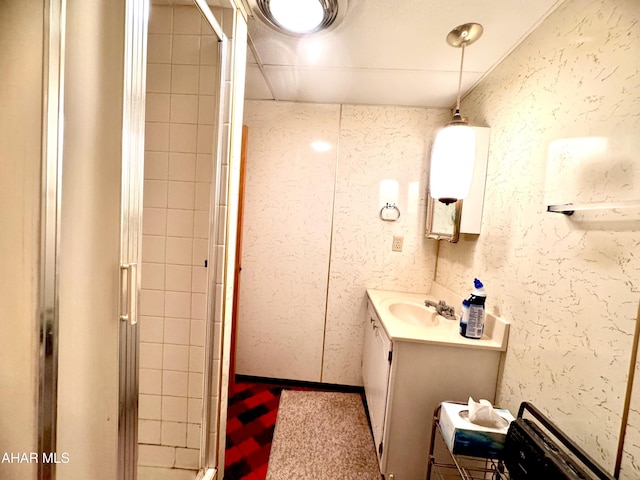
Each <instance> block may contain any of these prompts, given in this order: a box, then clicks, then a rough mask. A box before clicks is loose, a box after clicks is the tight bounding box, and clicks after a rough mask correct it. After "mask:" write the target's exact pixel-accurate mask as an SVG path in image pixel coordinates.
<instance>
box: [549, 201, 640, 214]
mask: <svg viewBox="0 0 640 480" xmlns="http://www.w3.org/2000/svg"><path fill="white" fill-rule="evenodd" d="M626 208H640V200H632V201H628V202H608V203H576V204H573V203H565V204H561V205H547V212H552V213H564V214H565V215H573V214H574V213H575V212H580V211H587V210H618V209H626Z"/></svg>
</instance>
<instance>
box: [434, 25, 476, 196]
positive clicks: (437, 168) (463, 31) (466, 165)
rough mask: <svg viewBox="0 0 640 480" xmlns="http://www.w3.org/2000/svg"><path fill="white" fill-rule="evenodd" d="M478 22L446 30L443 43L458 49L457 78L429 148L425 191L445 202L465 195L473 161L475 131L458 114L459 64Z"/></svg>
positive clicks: (470, 42)
mask: <svg viewBox="0 0 640 480" xmlns="http://www.w3.org/2000/svg"><path fill="white" fill-rule="evenodd" d="M482 31H483V29H482V25H480V24H478V23H465V24H464V25H460V26H458V27H456V28H454V29H453V30H451V31H450V32H449V34H448V35H447V43H448V44H449V45H451V46H452V47H456V48H462V58H461V60H460V76H459V78H458V98H457V101H456V110H455V113H454V114H453V118H452V119H451V121H450V122H449V123H448V124H447V125H446V126H445V127H444V128H442V129H441V130H440V131H439V132H438V134H437V135H436V139H435V142H434V145H433V149H432V150H431V169H430V174H429V175H430V179H429V194H430V195H431V197H432V198H435V199H437V200H439V201H441V202H442V203H445V204H447V205H448V204H449V203H453V202H455V201H457V200H460V199H463V198H465V197H466V196H467V195H468V194H469V188H470V186H471V177H472V176H473V164H474V159H475V155H476V141H475V133H474V131H473V129H471V127H469V126H468V125H467V120H466V119H464V118H462V116H461V115H460V89H461V87H462V65H463V63H464V48H465V46H467V45H471V44H472V43H474V42H475V41H476V40H478V39H479V38H480V36H481V35H482Z"/></svg>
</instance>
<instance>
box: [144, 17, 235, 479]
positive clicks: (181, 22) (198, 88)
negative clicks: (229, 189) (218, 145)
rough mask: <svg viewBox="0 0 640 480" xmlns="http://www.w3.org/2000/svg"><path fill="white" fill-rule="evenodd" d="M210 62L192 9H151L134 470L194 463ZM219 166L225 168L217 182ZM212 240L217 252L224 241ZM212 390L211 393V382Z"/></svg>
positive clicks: (206, 38) (211, 42) (211, 44)
mask: <svg viewBox="0 0 640 480" xmlns="http://www.w3.org/2000/svg"><path fill="white" fill-rule="evenodd" d="M216 62H217V39H216V37H214V36H213V35H212V34H211V31H210V30H209V27H208V25H206V24H205V23H204V22H203V21H202V20H201V16H200V12H199V11H198V10H197V9H196V8H195V7H182V6H180V7H172V6H158V5H153V6H152V8H151V15H150V23H149V44H148V65H147V99H146V133H145V182H144V214H143V215H144V217H143V218H144V223H143V246H142V291H141V303H140V309H141V318H140V396H139V438H138V443H139V450H138V455H139V459H138V464H139V465H141V466H151V467H167V468H179V469H189V470H197V469H198V462H199V448H200V438H201V427H202V425H201V417H202V410H203V398H202V397H203V384H204V382H203V372H204V370H205V369H204V362H205V350H204V346H205V331H206V326H205V320H206V317H207V290H208V288H207V261H208V248H209V247H208V245H209V228H210V225H209V217H210V215H209V210H210V204H209V202H210V191H211V179H212V174H213V161H214V159H213V158H212V148H213V147H212V146H213V136H214V126H215V108H216V102H215V98H216V97H215V93H216V89H217V88H218V86H217V81H216V78H217V74H218V73H217V72H218V68H217V66H216ZM225 172H226V167H225V166H223V176H222V178H226V173H225ZM222 198H224V196H223V197H222ZM223 208H224V207H222V209H223ZM222 218H224V217H222ZM218 243H220V244H221V245H219V246H218V247H217V248H218V249H219V250H221V249H223V246H222V244H223V243H224V242H223V241H220V242H218ZM218 320H219V319H218ZM218 360H219V359H218ZM214 370H215V369H214ZM212 392H213V393H212V394H214V395H217V390H216V389H215V387H214V388H213V390H212ZM212 437H215V436H212ZM214 443H215V439H214ZM212 448H215V446H212Z"/></svg>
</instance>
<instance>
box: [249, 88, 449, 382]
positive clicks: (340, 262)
mask: <svg viewBox="0 0 640 480" xmlns="http://www.w3.org/2000/svg"><path fill="white" fill-rule="evenodd" d="M448 119H449V112H448V111H446V110H430V109H419V108H400V107H363V106H342V107H340V106H339V105H316V104H292V103H282V102H279V103H273V102H257V101H250V102H247V104H246V107H245V123H246V124H247V125H248V126H249V149H248V158H247V180H246V192H247V193H246V197H245V202H246V203H245V205H246V206H245V217H244V243H243V260H242V265H243V270H242V281H241V285H240V308H239V310H240V311H239V320H238V364H237V365H238V369H237V371H238V373H243V374H251V375H262V376H267V377H276V378H277V377H280V378H295V379H304V380H312V381H323V382H327V383H340V384H352V385H360V384H361V377H360V359H361V351H362V335H363V331H362V325H363V321H364V319H365V317H366V296H365V290H366V288H395V289H397V290H403V291H411V292H426V291H428V290H429V286H430V283H431V282H430V279H431V278H432V275H433V268H434V266H433V259H434V253H435V242H433V241H429V240H426V239H425V238H424V219H425V215H426V214H425V208H426V191H425V189H426V186H425V181H426V168H427V167H426V165H427V162H426V157H427V155H428V151H429V149H430V142H431V139H432V138H433V132H434V131H435V129H436V128H439V127H440V126H442V125H443V124H444V123H446V121H447V120H448ZM315 140H324V141H327V142H329V143H330V144H331V149H330V150H328V151H326V152H322V153H317V152H314V151H313V150H312V148H310V143H311V142H312V141H315ZM338 141H339V143H338ZM385 180H386V181H388V182H395V187H392V188H390V189H389V188H385V187H384V185H387V182H385V183H383V181H385ZM381 185H383V186H381ZM334 189H335V203H334ZM389 191H392V192H395V193H393V194H392V196H393V198H390V197H389V196H388V192H389ZM381 192H382V193H381ZM390 200H393V201H396V202H397V204H398V206H399V208H400V210H401V217H400V220H399V221H398V222H395V223H388V222H383V221H381V220H380V219H379V217H378V215H379V212H380V208H381V207H382V205H384V204H385V203H386V202H387V201H390ZM393 235H402V236H404V246H403V251H402V252H392V251H391V243H392V237H393ZM327 291H328V293H327Z"/></svg>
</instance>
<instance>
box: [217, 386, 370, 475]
mask: <svg viewBox="0 0 640 480" xmlns="http://www.w3.org/2000/svg"><path fill="white" fill-rule="evenodd" d="M276 382H280V381H277V380H276ZM284 389H286V390H287V391H289V390H294V391H305V392H308V391H317V392H325V391H327V390H332V389H333V390H335V389H336V388H335V386H330V385H325V384H322V385H321V384H308V383H304V382H292V381H282V382H281V383H273V382H271V381H269V380H268V379H258V378H256V377H244V376H237V377H236V382H235V384H234V387H233V391H232V392H230V393H231V395H230V398H229V408H228V417H227V445H226V454H225V472H224V479H225V480H265V478H266V475H267V465H268V462H269V455H270V452H271V442H272V438H273V433H274V428H275V424H276V418H277V414H278V406H279V402H280V395H281V392H282V391H283V390H284ZM340 390H341V391H344V389H343V388H340ZM346 391H350V392H352V393H354V392H355V394H356V395H357V396H358V397H360V398H361V401H362V399H363V397H364V394H363V393H362V392H361V389H357V388H354V389H353V390H349V389H347V390H346ZM371 442H372V445H373V441H371ZM372 448H373V447H372ZM374 455H375V453H374ZM339 478H345V477H339ZM377 478H379V477H377Z"/></svg>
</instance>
